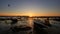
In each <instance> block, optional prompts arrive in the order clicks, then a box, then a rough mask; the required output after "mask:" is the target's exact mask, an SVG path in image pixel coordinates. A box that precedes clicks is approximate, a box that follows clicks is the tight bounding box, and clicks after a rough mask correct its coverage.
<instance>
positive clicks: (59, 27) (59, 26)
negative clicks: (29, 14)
mask: <svg viewBox="0 0 60 34" xmlns="http://www.w3.org/2000/svg"><path fill="white" fill-rule="evenodd" d="M45 19H46V18H45ZM40 20H41V21H43V22H44V19H42V18H41V19H40ZM11 22H12V21H11V20H3V21H2V20H0V34H4V33H6V34H7V33H9V34H29V32H30V31H31V32H33V28H34V27H33V25H34V23H33V19H32V18H29V19H28V20H24V19H23V20H22V21H21V20H18V22H17V23H16V24H14V25H13V27H14V26H21V25H24V26H29V27H31V28H32V29H31V30H29V31H19V32H15V33H13V32H12V31H11V30H10V31H8V30H9V29H10V27H11ZM49 22H50V24H51V25H52V27H50V28H48V29H47V30H48V34H53V33H54V34H57V33H60V22H58V21H54V20H49ZM31 34H33V33H31Z"/></svg>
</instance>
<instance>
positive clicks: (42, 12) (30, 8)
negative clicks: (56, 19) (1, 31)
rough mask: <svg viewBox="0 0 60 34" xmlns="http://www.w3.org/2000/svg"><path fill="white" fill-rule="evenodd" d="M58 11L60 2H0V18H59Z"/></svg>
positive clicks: (36, 0)
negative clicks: (24, 16) (25, 16)
mask: <svg viewBox="0 0 60 34" xmlns="http://www.w3.org/2000/svg"><path fill="white" fill-rule="evenodd" d="M8 4H9V5H10V6H9V7H8ZM59 9H60V0H0V16H18V15H19V16H20V15H27V16H60V10H59Z"/></svg>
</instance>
